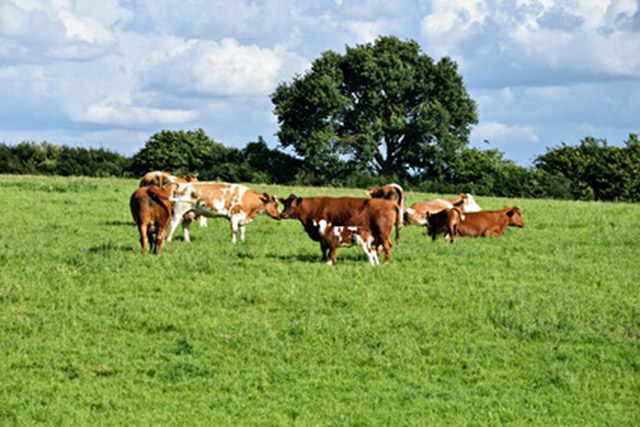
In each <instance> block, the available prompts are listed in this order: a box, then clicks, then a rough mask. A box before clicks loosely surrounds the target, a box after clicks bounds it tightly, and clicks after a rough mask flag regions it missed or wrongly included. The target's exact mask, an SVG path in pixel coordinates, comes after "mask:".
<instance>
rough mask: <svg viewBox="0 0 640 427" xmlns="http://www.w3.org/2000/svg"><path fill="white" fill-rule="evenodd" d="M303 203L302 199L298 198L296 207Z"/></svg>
mask: <svg viewBox="0 0 640 427" xmlns="http://www.w3.org/2000/svg"><path fill="white" fill-rule="evenodd" d="M300 203H302V197H296V206H298V205H299V204H300Z"/></svg>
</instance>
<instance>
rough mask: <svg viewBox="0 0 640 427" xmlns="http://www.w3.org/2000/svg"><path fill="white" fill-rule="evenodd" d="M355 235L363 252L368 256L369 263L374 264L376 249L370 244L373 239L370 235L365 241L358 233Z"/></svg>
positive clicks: (376, 257)
mask: <svg viewBox="0 0 640 427" xmlns="http://www.w3.org/2000/svg"><path fill="white" fill-rule="evenodd" d="M355 237H356V242H357V243H358V245H359V246H360V247H361V248H362V250H363V251H364V253H365V254H367V257H368V258H369V262H370V263H371V265H376V262H375V260H377V259H378V256H377V254H376V251H375V250H374V249H373V247H372V246H371V241H372V240H373V238H372V237H370V238H369V241H367V242H365V241H364V239H363V238H362V237H360V236H359V235H357V234H356V236H355Z"/></svg>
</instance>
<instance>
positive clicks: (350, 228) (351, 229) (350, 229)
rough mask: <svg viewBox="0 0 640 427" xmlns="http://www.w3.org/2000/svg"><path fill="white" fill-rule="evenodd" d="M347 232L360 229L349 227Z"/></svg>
mask: <svg viewBox="0 0 640 427" xmlns="http://www.w3.org/2000/svg"><path fill="white" fill-rule="evenodd" d="M347 230H349V231H358V227H355V226H352V227H347Z"/></svg>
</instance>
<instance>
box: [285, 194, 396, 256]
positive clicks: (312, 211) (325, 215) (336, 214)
mask: <svg viewBox="0 0 640 427" xmlns="http://www.w3.org/2000/svg"><path fill="white" fill-rule="evenodd" d="M280 202H281V203H282V204H283V205H284V209H283V210H282V213H281V214H280V216H281V217H282V218H283V219H297V220H299V221H300V223H301V224H302V226H303V227H304V229H305V231H306V232H307V234H308V235H309V237H311V239H312V240H315V241H316V242H320V249H321V250H322V260H323V261H326V260H327V251H328V250H329V247H328V246H327V245H326V244H325V243H324V242H323V241H322V236H321V235H320V233H319V231H318V227H317V226H315V225H314V223H313V222H314V221H315V222H316V223H319V222H320V221H321V220H325V221H326V222H327V223H331V224H332V225H334V226H338V227H342V226H358V227H365V228H368V229H369V230H371V233H372V235H373V238H374V242H375V244H376V245H378V251H381V250H382V249H381V248H383V249H384V251H385V254H384V262H385V263H387V262H389V258H390V257H391V248H392V246H393V245H392V244H391V237H390V235H391V229H392V228H393V225H394V224H396V219H397V217H398V215H399V211H400V206H398V205H397V204H396V203H394V202H391V201H389V200H384V199H362V198H356V197H309V198H304V199H303V198H301V197H296V196H295V195H294V194H292V195H290V196H289V198H287V199H286V200H285V199H280ZM397 233H398V229H397V227H396V235H397ZM396 237H397V236H396Z"/></svg>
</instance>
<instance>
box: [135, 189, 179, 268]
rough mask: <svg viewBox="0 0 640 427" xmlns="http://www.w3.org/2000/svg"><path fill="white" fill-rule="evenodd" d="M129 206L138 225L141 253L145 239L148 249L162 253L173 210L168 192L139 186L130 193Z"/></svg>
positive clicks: (143, 251)
mask: <svg viewBox="0 0 640 427" xmlns="http://www.w3.org/2000/svg"><path fill="white" fill-rule="evenodd" d="M129 207H130V208H131V215H133V219H134V221H135V222H136V224H137V225H138V232H139V233H140V245H141V246H142V254H143V255H144V253H145V242H146V240H149V250H150V251H152V252H153V253H154V254H156V255H157V254H160V253H162V246H163V245H164V238H165V236H166V234H167V229H168V228H169V222H170V221H171V215H172V210H173V206H172V204H171V202H170V201H169V193H168V192H167V191H165V190H163V189H161V188H158V187H154V186H147V187H140V188H138V189H137V190H136V191H134V192H133V194H132V195H131V200H130V201H129ZM154 235H155V236H154Z"/></svg>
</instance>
